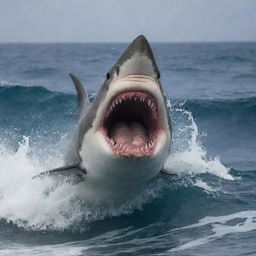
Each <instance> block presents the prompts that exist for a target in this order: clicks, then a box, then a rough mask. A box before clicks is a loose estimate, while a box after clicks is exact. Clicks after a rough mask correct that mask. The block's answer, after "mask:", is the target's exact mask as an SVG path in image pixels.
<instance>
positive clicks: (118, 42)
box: [0, 40, 256, 44]
mask: <svg viewBox="0 0 256 256" xmlns="http://www.w3.org/2000/svg"><path fill="white" fill-rule="evenodd" d="M149 42H150V43H153V44H154V43H156V44H177V43H181V44H183V43H185V44H186V43H256V40H212V41H207V40H205V41H150V40H149ZM129 43H130V41H59V42H58V41H42V42H40V41H17V42H15V41H9V42H1V41H0V44H129Z"/></svg>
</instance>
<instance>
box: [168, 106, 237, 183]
mask: <svg viewBox="0 0 256 256" xmlns="http://www.w3.org/2000/svg"><path fill="white" fill-rule="evenodd" d="M168 104H169V106H170V108H171V107H172V106H171V103H170V102H169V103H168ZM172 112H173V113H174V114H176V115H177V116H179V117H180V116H183V119H184V120H186V122H185V123H182V126H181V125H180V124H179V126H177V127H176V131H175V132H176V134H174V135H175V137H174V145H172V146H173V148H174V150H172V152H171V154H170V156H169V157H168V160H167V162H166V165H165V169H166V170H168V171H170V172H171V173H177V174H181V173H188V174H199V173H210V174H213V175H215V176H218V177H220V178H223V179H227V180H234V178H233V177H232V175H230V174H229V168H228V167H225V166H224V165H223V164H222V163H221V162H220V160H219V158H218V157H216V158H214V159H211V158H209V157H208V156H207V152H206V150H205V149H204V148H203V146H202V145H201V144H200V141H199V138H200V134H199V131H198V127H197V125H196V123H195V121H194V119H193V116H192V114H191V112H189V111H186V110H184V109H183V108H181V107H177V108H175V109H173V110H172ZM177 119H178V118H177ZM175 143H176V144H175Z"/></svg>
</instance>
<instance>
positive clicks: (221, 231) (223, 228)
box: [168, 210, 256, 252]
mask: <svg viewBox="0 0 256 256" xmlns="http://www.w3.org/2000/svg"><path fill="white" fill-rule="evenodd" d="M255 219H256V211H254V210H253V211H243V212H237V213H233V214H230V215H225V216H216V217H211V216H208V217H204V218H203V219H200V220H199V221H198V223H196V224H192V225H189V226H185V227H181V228H176V229H172V230H171V232H172V233H173V232H183V231H185V232H186V231H187V230H189V229H193V232H194V234H201V232H200V228H202V227H205V226H210V227H211V233H212V234H211V235H207V236H205V235H204V236H203V237H201V238H200V237H199V238H196V239H194V240H191V241H187V242H185V243H183V244H182V245H180V246H177V247H175V248H173V249H171V250H169V251H168V252H176V251H182V250H186V249H189V248H191V247H196V246H200V245H203V244H207V243H210V242H213V241H215V240H217V239H220V238H222V237H223V236H225V235H228V234H229V235H230V234H232V233H242V232H249V231H253V230H256V222H255ZM234 220H236V224H235V225H234V224H233V223H232V221H234ZM195 229H197V231H195Z"/></svg>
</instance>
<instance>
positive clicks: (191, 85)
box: [0, 43, 256, 256]
mask: <svg viewBox="0 0 256 256" xmlns="http://www.w3.org/2000/svg"><path fill="white" fill-rule="evenodd" d="M126 46H127V45H126V44H0V57H1V58H0V117H1V118H0V255H90V256H92V255H111V256H112V255H175V256H184V255H186V256H192V255H193V256H198V255H200V256H201V255H202V256H203V255H208V256H217V255H218V256H219V255H223V256H227V255H232V256H242V255H244V256H245V255H246V256H248V255H250V256H251V255H256V43H194V44H189V43H182V44H153V51H154V53H155V56H156V60H157V63H158V65H159V69H160V71H161V81H162V84H163V88H164V91H165V94H166V96H167V98H168V107H169V114H170V117H171V122H172V125H173V143H172V146H171V150H170V155H169V158H168V160H167V163H166V166H165V167H166V169H168V170H170V171H171V172H172V173H174V174H175V175H172V176H168V175H161V176H159V177H158V178H156V179H155V180H154V181H152V183H151V184H149V185H148V187H147V188H146V189H145V190H144V191H143V192H142V193H141V194H138V195H137V196H136V197H135V198H133V199H131V200H130V201H128V202H124V203H123V204H122V205H120V206H118V207H116V206H110V207H105V206H100V205H93V204H89V203H87V202H85V201H83V200H82V199H81V198H80V197H79V194H78V193H77V188H76V186H79V185H71V184H65V183H61V184H56V182H54V181H53V180H51V179H44V180H32V179H31V177H32V176H33V175H35V174H37V173H38V172H40V171H42V170H45V169H49V168H54V167H58V166H60V165H62V164H63V161H64V160H63V157H64V155H65V150H66V149H67V145H68V143H69V141H70V139H72V134H73V130H74V126H75V123H76V120H77V112H76V108H77V103H76V95H75V91H74V88H73V85H72V82H71V81H70V79H69V77H68V73H70V72H72V73H74V74H76V75H77V76H78V77H79V78H80V79H81V80H82V81H83V82H84V84H85V85H86V87H87V89H88V91H89V93H90V95H92V96H93V95H95V93H97V91H98V89H99V88H100V86H101V85H102V83H103V80H104V78H105V74H106V72H107V71H108V70H109V69H110V67H111V66H112V65H113V64H114V62H115V61H116V59H117V58H118V57H119V55H120V54H121V53H122V51H123V50H124V49H125V48H126Z"/></svg>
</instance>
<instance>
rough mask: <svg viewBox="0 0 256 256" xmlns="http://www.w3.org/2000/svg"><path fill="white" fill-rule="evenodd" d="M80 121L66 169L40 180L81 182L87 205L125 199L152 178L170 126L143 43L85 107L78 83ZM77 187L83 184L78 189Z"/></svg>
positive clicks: (161, 158) (151, 58) (135, 43)
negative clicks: (73, 178)
mask: <svg viewBox="0 0 256 256" xmlns="http://www.w3.org/2000/svg"><path fill="white" fill-rule="evenodd" d="M70 76H71V78H72V80H73V82H74V85H75V87H76V90H77V94H78V103H79V121H78V125H77V130H76V136H75V140H74V145H73V146H72V147H71V149H72V154H71V157H70V155H67V158H66V164H67V166H66V167H61V168H57V169H54V170H50V171H47V172H43V173H41V174H40V176H43V175H46V174H47V175H49V174H52V175H56V174H57V175H62V174H63V175H67V176H68V175H74V173H75V174H76V175H78V176H80V177H81V181H84V182H81V183H80V184H79V189H80V190H81V193H82V194H83V195H84V196H85V198H87V199H88V200H91V201H94V202H102V201H103V202H104V201H107V200H113V201H115V200H117V201H118V200H119V201H120V200H124V199H128V198H131V197H133V196H134V195H136V194H137V193H139V192H140V191H141V190H142V189H143V188H144V187H145V185H146V184H147V183H148V182H150V180H152V179H153V178H154V177H156V176H157V175H158V174H159V172H160V171H161V169H162V168H163V166H164V164H165V161H166V159H167V157H168V153H169V148H170V143H171V123H170V119H169V115H168V111H167V107H166V102H165V97H164V95H163V90H162V86H161V83H160V80H159V79H160V72H159V70H158V67H157V65H156V61H155V58H154V56H153V52H152V50H151V48H150V45H149V43H148V41H147V39H146V38H145V37H144V36H143V35H140V36H138V37H137V38H136V39H135V40H134V41H133V42H132V43H131V44H130V45H129V46H128V48H127V49H126V50H125V52H124V53H123V54H122V55H121V57H120V58H119V59H118V61H117V63H116V64H115V65H114V66H113V67H112V68H111V69H110V70H109V72H108V73H107V74H106V79H105V82H104V83H103V85H102V87H101V89H100V90H99V92H98V94H97V96H96V97H95V98H94V100H93V102H92V103H91V104H90V102H89V99H88V95H87V93H86V91H85V89H84V87H83V85H82V83H81V82H80V80H79V79H78V78H76V77H75V76H74V75H72V74H70ZM81 184H82V185H81Z"/></svg>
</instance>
